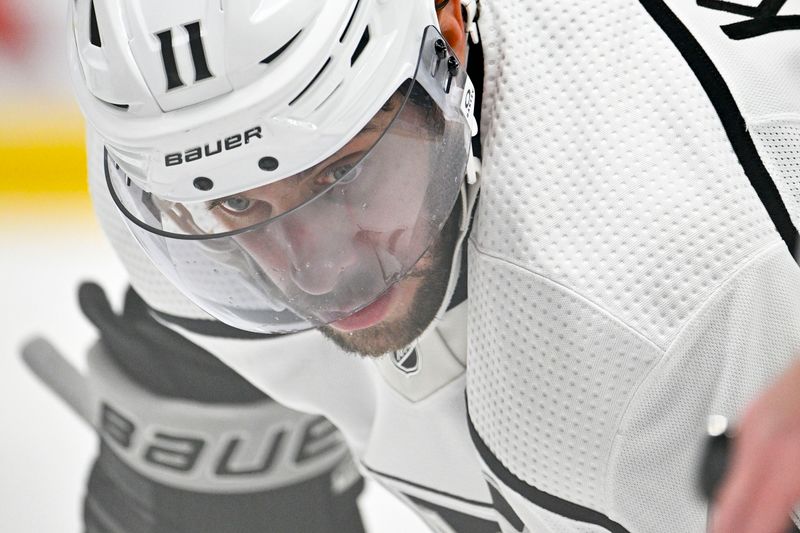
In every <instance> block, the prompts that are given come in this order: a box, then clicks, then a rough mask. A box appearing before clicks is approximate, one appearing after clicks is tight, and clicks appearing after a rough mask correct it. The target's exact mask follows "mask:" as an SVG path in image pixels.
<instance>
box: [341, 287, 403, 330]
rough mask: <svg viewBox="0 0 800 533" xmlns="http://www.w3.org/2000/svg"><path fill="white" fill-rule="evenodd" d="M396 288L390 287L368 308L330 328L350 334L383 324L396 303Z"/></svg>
mask: <svg viewBox="0 0 800 533" xmlns="http://www.w3.org/2000/svg"><path fill="white" fill-rule="evenodd" d="M394 295H395V287H390V288H389V290H387V291H386V292H384V293H383V294H382V295H381V297H380V298H378V299H377V300H375V301H374V302H372V303H371V304H369V305H368V306H366V307H364V308H362V309H361V310H359V311H356V312H355V313H353V314H352V315H350V316H348V317H345V318H343V319H341V320H337V321H336V322H331V324H330V326H331V327H332V328H334V329H336V330H338V331H343V332H350V331H357V330H359V329H365V328H368V327H371V326H374V325H375V324H378V323H379V322H381V321H382V320H383V319H384V318H386V316H387V315H388V314H389V311H390V310H391V308H392V303H393V301H394Z"/></svg>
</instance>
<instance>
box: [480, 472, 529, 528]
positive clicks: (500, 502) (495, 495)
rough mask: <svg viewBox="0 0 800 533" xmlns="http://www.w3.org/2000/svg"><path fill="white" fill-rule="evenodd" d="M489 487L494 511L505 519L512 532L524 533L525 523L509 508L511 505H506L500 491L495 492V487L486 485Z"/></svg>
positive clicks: (506, 502)
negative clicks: (512, 529)
mask: <svg viewBox="0 0 800 533" xmlns="http://www.w3.org/2000/svg"><path fill="white" fill-rule="evenodd" d="M486 485H487V486H488V487H489V494H491V495H492V503H493V504H494V508H495V510H496V511H497V512H498V513H500V516H502V517H503V518H505V519H506V521H507V522H508V523H509V524H510V525H511V527H513V528H514V531H517V532H522V531H525V523H524V522H523V521H522V519H521V518H520V517H519V515H518V514H517V512H516V511H514V508H513V507H511V504H510V503H508V500H506V499H505V498H504V497H503V495H502V494H500V491H499V490H497V487H495V486H494V485H492V484H491V483H488V482H487V483H486Z"/></svg>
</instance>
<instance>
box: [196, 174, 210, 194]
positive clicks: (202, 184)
mask: <svg viewBox="0 0 800 533" xmlns="http://www.w3.org/2000/svg"><path fill="white" fill-rule="evenodd" d="M193 183H194V188H195V189H197V190H198V191H210V190H211V189H213V188H214V182H213V181H211V180H210V179H208V178H206V177H203V176H200V177H199V178H195V179H194V182H193Z"/></svg>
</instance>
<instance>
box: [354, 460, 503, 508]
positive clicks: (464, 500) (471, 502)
mask: <svg viewBox="0 0 800 533" xmlns="http://www.w3.org/2000/svg"><path fill="white" fill-rule="evenodd" d="M361 466H363V467H364V468H365V469H366V470H368V471H369V472H370V473H372V474H374V475H376V476H379V477H382V478H386V479H390V480H392V481H396V482H398V483H403V484H404V485H408V486H410V487H414V488H416V489H422V490H425V491H428V492H432V493H433V494H438V495H439V496H445V497H447V498H452V499H454V500H457V501H460V502H462V503H467V504H469V505H476V506H478V507H483V508H486V509H494V507H493V506H492V504H490V503H484V502H479V501H477V500H470V499H469V498H464V497H462V496H456V495H455V494H450V493H449V492H445V491H443V490H439V489H434V488H431V487H427V486H425V485H420V484H419V483H415V482H413V481H409V480H407V479H403V478H401V477H397V476H393V475H391V474H386V473H384V472H380V471H378V470H375V469H374V468H371V467H370V466H369V465H367V464H366V463H364V462H362V463H361Z"/></svg>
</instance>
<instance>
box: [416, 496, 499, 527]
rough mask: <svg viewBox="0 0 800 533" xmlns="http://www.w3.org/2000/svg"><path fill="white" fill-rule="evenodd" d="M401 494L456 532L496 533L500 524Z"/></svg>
mask: <svg viewBox="0 0 800 533" xmlns="http://www.w3.org/2000/svg"><path fill="white" fill-rule="evenodd" d="M403 496H405V497H406V498H408V500H409V501H410V502H411V503H412V504H413V505H416V506H417V507H422V508H423V509H426V510H428V511H432V512H434V513H436V514H437V515H439V518H441V519H442V520H443V521H445V522H446V523H447V525H448V526H450V527H451V528H452V530H453V531H458V533H497V531H498V530H499V528H500V524H498V523H497V522H494V521H492V520H486V519H484V518H479V517H477V516H472V515H471V514H467V513H462V512H461V511H456V510H455V509H450V508H449V507H443V506H441V505H436V504H435V503H431V502H429V501H426V500H423V499H420V498H417V497H415V496H411V495H410V494H406V493H403Z"/></svg>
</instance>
